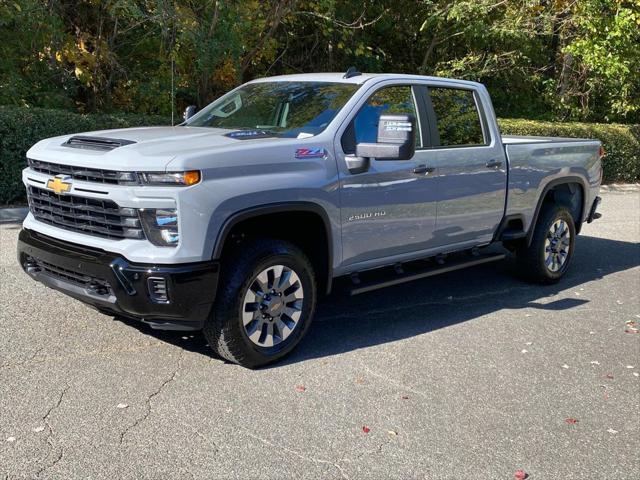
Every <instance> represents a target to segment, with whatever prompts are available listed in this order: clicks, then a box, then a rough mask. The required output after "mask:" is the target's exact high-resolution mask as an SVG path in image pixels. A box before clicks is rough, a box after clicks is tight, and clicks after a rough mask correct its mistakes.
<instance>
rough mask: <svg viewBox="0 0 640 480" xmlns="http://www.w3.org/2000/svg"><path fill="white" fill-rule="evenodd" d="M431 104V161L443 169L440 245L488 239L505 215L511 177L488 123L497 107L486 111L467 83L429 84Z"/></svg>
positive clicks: (438, 226) (438, 186)
mask: <svg viewBox="0 0 640 480" xmlns="http://www.w3.org/2000/svg"><path fill="white" fill-rule="evenodd" d="M485 102H486V105H487V107H488V109H491V106H490V100H489V98H488V96H487V97H486V99H485ZM426 103H427V110H428V113H429V115H428V116H429V119H430V121H429V124H430V127H429V128H430V137H431V143H432V148H431V151H430V154H431V155H430V159H429V164H430V165H431V166H433V167H436V169H437V173H436V176H435V182H434V185H433V188H435V190H436V195H437V198H438V203H437V205H438V207H437V209H438V212H437V218H436V227H435V232H434V240H435V244H436V245H437V246H443V245H451V244H457V243H484V242H488V241H490V240H491V239H492V237H493V234H494V232H495V230H496V229H497V227H498V224H499V222H500V221H501V220H502V216H503V214H504V208H505V200H506V182H507V164H506V159H505V154H504V149H503V148H502V142H501V141H500V139H499V138H498V132H497V130H496V128H495V127H494V128H493V130H494V131H493V132H492V131H491V129H490V124H489V122H488V117H487V115H489V114H490V115H493V112H492V111H489V112H485V111H484V108H483V103H482V98H481V97H480V92H479V91H476V90H474V89H472V88H468V87H462V86H461V87H451V86H445V85H443V86H440V85H429V87H428V95H427V98H426ZM491 125H492V126H493V125H495V124H494V122H493V121H492V122H491Z"/></svg>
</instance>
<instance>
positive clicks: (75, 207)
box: [27, 186, 144, 240]
mask: <svg viewBox="0 0 640 480" xmlns="http://www.w3.org/2000/svg"><path fill="white" fill-rule="evenodd" d="M27 198H28V200H29V209H30V210H31V213H32V214H33V216H34V217H35V218H36V219H37V220H39V221H41V222H44V223H48V224H49V225H53V226H56V227H59V228H64V229H66V230H72V231H75V232H80V233H85V234H88V235H94V236H98V237H103V238H111V239H117V240H120V239H123V238H136V239H142V238H144V233H143V231H142V227H141V225H140V218H139V217H138V211H137V210H136V209H134V208H122V207H119V206H118V204H117V203H115V202H113V201H111V200H99V199H95V198H87V197H79V196H76V195H57V194H55V193H53V192H50V191H49V190H45V189H42V188H37V187H33V186H29V188H28V189H27Z"/></svg>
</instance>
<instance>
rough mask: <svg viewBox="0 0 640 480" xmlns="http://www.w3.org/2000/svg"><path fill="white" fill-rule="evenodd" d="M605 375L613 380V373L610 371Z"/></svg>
mask: <svg viewBox="0 0 640 480" xmlns="http://www.w3.org/2000/svg"><path fill="white" fill-rule="evenodd" d="M604 377H605V378H608V379H609V380H613V375H611V374H610V373H607V374H606V375H605V376H604Z"/></svg>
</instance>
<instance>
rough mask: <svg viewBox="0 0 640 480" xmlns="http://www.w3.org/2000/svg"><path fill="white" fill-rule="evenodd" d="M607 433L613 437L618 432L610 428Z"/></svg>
mask: <svg viewBox="0 0 640 480" xmlns="http://www.w3.org/2000/svg"><path fill="white" fill-rule="evenodd" d="M607 432H609V433H610V434H611V435H615V434H616V433H618V430H614V429H613V428H610V429H609V430H607Z"/></svg>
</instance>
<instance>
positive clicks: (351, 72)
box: [342, 67, 362, 78]
mask: <svg viewBox="0 0 640 480" xmlns="http://www.w3.org/2000/svg"><path fill="white" fill-rule="evenodd" d="M358 75H362V73H360V72H359V71H358V69H357V68H356V67H349V68H348V69H347V73H345V74H344V75H343V76H342V78H351V77H357V76H358Z"/></svg>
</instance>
